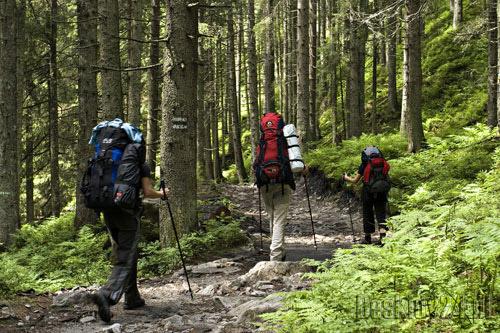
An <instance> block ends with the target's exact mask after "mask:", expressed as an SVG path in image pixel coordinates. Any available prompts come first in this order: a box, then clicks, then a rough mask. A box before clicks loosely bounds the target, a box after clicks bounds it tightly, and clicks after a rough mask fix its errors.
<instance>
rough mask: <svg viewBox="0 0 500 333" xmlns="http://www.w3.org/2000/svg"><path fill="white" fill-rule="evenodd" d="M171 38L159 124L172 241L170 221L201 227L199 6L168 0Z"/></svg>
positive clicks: (164, 235) (164, 236) (165, 232)
mask: <svg viewBox="0 0 500 333" xmlns="http://www.w3.org/2000/svg"><path fill="white" fill-rule="evenodd" d="M166 10H167V15H166V20H165V23H166V32H167V36H168V40H167V42H166V46H167V48H166V51H165V55H164V67H163V71H164V77H163V98H162V127H161V156H162V160H161V172H162V176H163V177H164V178H165V180H166V184H167V186H168V187H169V189H170V196H169V200H170V204H171V207H172V214H173V218H174V221H168V219H169V217H168V213H167V211H166V209H165V206H163V208H162V209H161V211H160V241H161V243H162V245H163V246H168V245H170V244H173V242H174V234H173V230H172V226H171V223H170V222H172V223H174V222H175V225H176V228H177V231H178V232H179V234H180V235H182V234H184V233H186V232H188V231H191V230H193V229H194V228H195V227H196V226H197V216H196V193H197V183H196V108H197V105H196V104H197V103H196V101H197V99H196V90H197V89H196V88H197V87H196V82H197V78H198V68H197V60H198V54H197V50H198V41H197V36H198V12H197V11H198V10H197V7H188V6H186V2H185V1H181V0H167V1H166Z"/></svg>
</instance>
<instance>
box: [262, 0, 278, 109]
mask: <svg viewBox="0 0 500 333" xmlns="http://www.w3.org/2000/svg"><path fill="white" fill-rule="evenodd" d="M264 6H265V7H264V15H265V17H266V22H267V23H266V38H265V54H264V113H269V112H274V111H275V110H276V101H275V98H274V82H275V78H274V24H273V22H274V17H273V0H266V1H265V5H264Z"/></svg>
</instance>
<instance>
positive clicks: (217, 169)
mask: <svg viewBox="0 0 500 333" xmlns="http://www.w3.org/2000/svg"><path fill="white" fill-rule="evenodd" d="M220 66H221V64H220V55H219V50H218V48H215V50H214V52H213V71H212V73H213V87H214V88H213V91H212V93H213V98H214V107H213V108H212V109H211V110H210V111H211V112H210V123H211V126H212V147H213V160H214V179H215V181H216V182H217V183H219V182H220V181H221V180H222V167H221V158H220V150H219V149H220V145H219V117H218V114H219V113H218V110H220V106H219V101H220V98H219V94H220V89H219V67H220Z"/></svg>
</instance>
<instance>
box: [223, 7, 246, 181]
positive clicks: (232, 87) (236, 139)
mask: <svg viewBox="0 0 500 333" xmlns="http://www.w3.org/2000/svg"><path fill="white" fill-rule="evenodd" d="M227 33H228V39H227V42H228V45H227V71H228V82H227V85H228V89H227V92H228V96H227V101H228V110H229V112H230V113H231V119H232V122H231V132H232V139H233V149H234V163H235V164H236V171H237V173H238V180H239V182H240V183H243V182H244V181H245V179H246V178H247V173H246V170H245V165H244V164H243V152H242V147H241V124H240V118H239V116H238V108H237V105H236V73H235V67H234V66H235V63H234V51H235V50H234V26H233V9H232V8H229V9H228V18H227Z"/></svg>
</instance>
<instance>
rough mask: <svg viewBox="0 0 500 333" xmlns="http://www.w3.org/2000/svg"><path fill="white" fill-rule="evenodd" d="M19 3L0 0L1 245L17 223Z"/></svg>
mask: <svg viewBox="0 0 500 333" xmlns="http://www.w3.org/2000/svg"><path fill="white" fill-rule="evenodd" d="M15 25H16V2H15V1H14V0H5V1H2V2H0V40H1V41H2V47H0V73H2V74H1V77H0V165H1V166H2V167H1V168H0V247H2V248H3V247H4V246H7V245H9V244H10V241H11V235H12V233H13V232H14V231H15V230H16V228H17V226H18V223H19V221H18V207H19V197H18V196H17V187H18V167H17V142H16V141H17V130H18V129H17V96H16V87H17V81H16V71H17V68H16V67H17V64H16V56H17V54H16V49H17V47H16V28H15Z"/></svg>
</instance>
